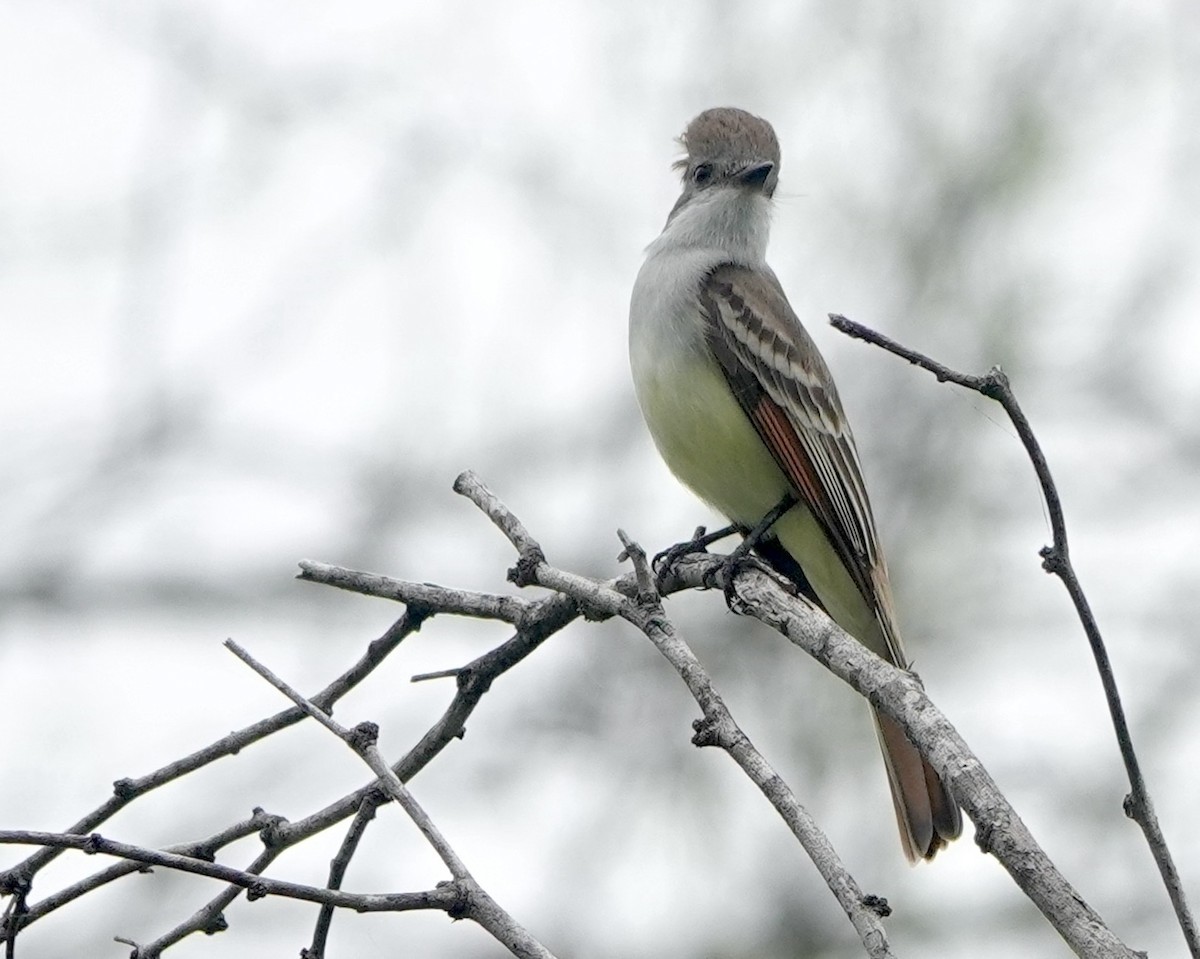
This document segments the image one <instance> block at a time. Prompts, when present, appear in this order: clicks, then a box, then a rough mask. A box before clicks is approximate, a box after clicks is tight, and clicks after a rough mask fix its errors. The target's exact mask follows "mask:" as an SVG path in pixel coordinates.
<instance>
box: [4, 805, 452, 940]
mask: <svg viewBox="0 0 1200 959" xmlns="http://www.w3.org/2000/svg"><path fill="white" fill-rule="evenodd" d="M0 844H2V845H29V846H41V847H43V848H48V849H78V850H80V851H82V852H85V853H87V854H88V855H94V854H96V853H100V854H102V855H106V856H116V857H118V858H120V859H125V860H128V861H130V862H136V863H144V864H145V865H149V866H162V867H164V868H168V869H175V870H177V871H179V872H190V873H192V874H194V875H197V876H208V877H209V878H211V879H220V880H221V881H222V882H227V883H230V884H232V885H235V886H239V887H241V888H243V889H245V890H247V891H248V892H249V896H248V898H249V899H251V900H254V899H261V898H263V897H264V896H283V897H285V898H288V899H301V900H304V901H306V902H316V903H329V904H330V905H333V906H337V907H339V908H342V909H353V910H355V911H356V912H407V911H409V910H413V909H441V910H443V911H445V912H450V911H452V910H453V909H454V908H455V907H456V902H457V898H458V896H459V895H460V893H459V890H457V889H455V888H453V887H449V888H443V887H438V888H437V889H432V890H427V891H425V892H403V893H369V894H351V893H347V892H340V891H338V890H335V889H321V888H318V887H317V886H306V885H304V884H302V883H296V882H285V881H283V880H281V879H268V878H267V877H265V876H259V875H256V874H254V873H251V872H247V871H243V870H241V869H233V868H231V867H229V866H222V865H221V864H220V863H215V862H207V861H205V860H203V859H193V858H192V857H190V856H181V855H179V854H178V853H172V852H166V851H164V850H161V849H147V848H145V847H142V846H133V845H130V844H129V843H124V842H115V841H113V840H111V839H106V838H105V837H104V836H101V835H99V834H97V833H92V834H91V835H87V836H78V835H74V834H72V833H55V832H35V831H29V830H15V829H14V830H2V831H0ZM142 948H143V949H144V948H145V947H142Z"/></svg>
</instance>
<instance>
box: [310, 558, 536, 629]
mask: <svg viewBox="0 0 1200 959" xmlns="http://www.w3.org/2000/svg"><path fill="white" fill-rule="evenodd" d="M299 565H300V573H299V575H298V576H297V577H296V578H297V579H299V580H303V581H305V582H308V583H321V584H323V585H325V586H336V587H337V588H338V589H345V590H349V591H350V592H353V593H362V594H363V595H364V596H378V597H380V598H381V599H391V600H395V601H397V602H401V603H406V604H408V606H409V608H410V609H411V608H412V607H414V606H417V607H421V608H423V609H426V610H428V611H429V612H431V613H432V612H438V613H449V614H451V615H454V616H474V617H476V618H478V619H498V620H500V621H502V622H505V623H511V624H512V625H514V626H519V625H520V624H521V622H522V620H523V619H524V617H525V616H526V614H527V613H528V612H529V605H530V604H529V601H528V600H524V599H521V598H520V597H518V596H500V595H498V594H495V593H474V592H471V591H470V590H465V589H449V588H447V587H445V586H434V585H433V584H432V583H409V582H405V581H404V580H402V579H393V578H392V577H390V576H383V575H381V574H379V573H365V572H362V571H361V570H355V569H346V568H345V567H344V566H331V565H329V564H328V563H318V562H316V561H315V560H311V559H303V560H301V561H300V564H299Z"/></svg>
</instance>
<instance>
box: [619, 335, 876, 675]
mask: <svg viewBox="0 0 1200 959" xmlns="http://www.w3.org/2000/svg"><path fill="white" fill-rule="evenodd" d="M637 393H638V402H639V403H640V404H641V407H642V414H643V416H645V419H646V424H647V426H648V427H649V428H650V435H651V436H652V437H653V438H654V443H655V445H656V446H657V447H658V451H659V453H660V454H661V455H662V458H663V459H664V460H665V461H666V464H667V466H668V467H669V468H670V470H671V472H672V473H674V474H675V475H676V476H677V477H678V478H679V480H680V481H681V482H682V483H683V484H684V485H686V486H687V487H689V488H690V489H691V490H692V491H693V492H694V493H695V494H696V495H697V496H699V497H700V498H701V499H703V500H704V501H706V502H707V503H709V504H710V505H712V506H713V507H714V508H715V509H717V510H718V511H719V512H721V513H723V514H724V515H725V516H728V517H729V518H730V519H731V520H732V521H733V522H735V523H738V524H739V525H742V526H747V527H753V526H755V525H756V524H757V523H758V522H759V520H761V519H762V518H763V516H765V515H766V514H767V513H768V512H769V511H770V510H771V508H772V507H773V506H775V505H776V504H777V503H778V502H779V501H780V500H781V499H782V498H783V495H784V493H785V492H787V491H788V490H790V489H792V487H791V484H790V483H789V482H788V480H787V478H786V477H785V476H784V474H783V471H782V470H781V469H780V468H779V465H778V464H777V463H776V462H775V459H774V457H772V456H771V453H770V451H769V450H768V449H767V447H766V445H765V444H764V443H763V441H762V439H761V438H760V437H759V435H758V432H757V431H756V430H755V429H754V426H753V424H752V423H751V422H750V420H749V418H748V417H747V416H746V414H745V413H744V412H743V410H742V408H741V406H740V405H738V402H737V400H736V399H735V398H734V396H733V393H732V392H731V391H730V389H729V386H728V384H727V383H726V381H725V377H724V376H723V374H722V373H721V371H720V370H719V369H718V368H717V366H716V364H715V363H714V362H713V361H712V360H711V359H709V358H708V357H704V356H696V355H693V356H692V357H690V358H689V361H688V362H687V363H686V364H681V365H674V366H672V367H670V368H667V369H659V370H656V371H654V372H653V373H649V374H648V375H644V376H642V377H640V378H639V381H638V382H637ZM793 492H795V491H794V490H793ZM774 533H775V535H777V536H778V537H779V540H780V542H781V543H782V544H783V546H784V548H785V549H786V550H787V551H788V552H789V553H790V554H791V555H792V556H793V557H794V558H795V559H796V560H797V562H799V563H800V566H801V568H803V570H804V574H805V575H806V576H807V577H808V580H809V583H810V584H811V585H812V588H813V590H814V592H815V593H816V594H817V596H818V598H819V599H820V600H821V603H822V605H824V606H825V609H826V610H827V611H828V613H829V615H830V617H832V619H833V620H834V621H835V622H836V623H837V624H838V625H839V626H841V627H842V629H844V630H846V631H847V632H848V633H851V634H853V635H854V636H856V637H857V638H858V639H859V640H860V641H862V642H863V643H864V644H866V645H867V646H869V647H870V648H872V649H873V650H875V651H876V652H878V653H881V654H883V655H886V644H885V642H884V639H883V634H882V632H881V630H880V627H879V623H878V622H877V621H876V619H875V614H874V611H873V610H872V609H871V607H870V605H869V604H868V603H867V601H866V600H865V599H864V598H863V596H862V593H860V592H859V590H858V587H857V586H856V585H855V584H854V581H853V580H852V579H851V578H850V575H849V573H847V572H846V569H845V567H844V566H843V565H842V561H841V559H840V558H839V557H838V555H837V552H836V551H835V550H834V549H833V547H832V546H831V545H830V543H829V539H828V538H827V537H826V535H825V533H824V531H823V530H822V529H821V527H820V525H819V524H818V523H817V521H816V519H815V518H814V517H813V515H812V514H811V513H810V512H809V511H808V509H807V508H806V507H805V506H804V505H803V504H800V505H797V506H796V507H794V508H793V509H792V510H791V511H789V512H788V513H787V515H785V516H784V517H783V518H782V519H781V520H780V521H779V522H778V523H777V524H776V525H775V527H774Z"/></svg>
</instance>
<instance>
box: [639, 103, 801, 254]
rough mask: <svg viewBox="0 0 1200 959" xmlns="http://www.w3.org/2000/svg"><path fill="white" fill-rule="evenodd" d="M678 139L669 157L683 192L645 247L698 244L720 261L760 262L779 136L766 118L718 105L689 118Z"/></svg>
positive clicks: (775, 180) (776, 170)
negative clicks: (678, 153)
mask: <svg viewBox="0 0 1200 959" xmlns="http://www.w3.org/2000/svg"><path fill="white" fill-rule="evenodd" d="M680 142H681V143H682V144H683V146H684V148H685V149H686V150H687V156H686V157H684V158H683V159H682V160H680V161H679V162H678V163H676V164H675V166H676V168H678V169H681V170H682V171H683V192H682V193H681V194H680V196H679V199H678V200H677V201H676V203H675V206H674V208H673V209H672V210H671V213H670V215H669V216H668V217H667V225H666V227H664V229H663V232H662V236H660V237H659V238H658V240H656V241H655V242H654V243H653V244H651V246H650V248H649V251H648V252H650V253H651V254H652V255H653V254H657V253H662V252H665V251H669V250H680V249H697V248H699V249H704V250H708V251H710V252H711V253H713V255H714V256H715V257H716V258H717V259H718V260H719V261H721V262H727V263H743V264H759V263H762V262H764V257H765V256H766V249H767V237H768V234H769V232H770V223H771V197H772V195H773V194H774V193H775V187H776V185H777V184H778V183H779V141H778V140H777V139H776V138H775V131H774V130H773V129H771V124H769V123H768V122H767V121H766V120H763V119H761V118H760V117H756V116H755V115H754V114H752V113H747V112H746V111H745V110H737V109H735V108H733V107H718V108H716V109H713V110H705V111H704V112H703V113H701V114H700V115H699V116H698V117H696V119H694V120H693V121H692V122H691V123H689V124H688V127H687V130H685V131H684V134H683V136H682V137H680Z"/></svg>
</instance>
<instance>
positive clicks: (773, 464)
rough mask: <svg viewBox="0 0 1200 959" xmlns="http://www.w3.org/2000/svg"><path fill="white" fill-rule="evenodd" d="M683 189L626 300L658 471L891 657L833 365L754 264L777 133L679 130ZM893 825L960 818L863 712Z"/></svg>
mask: <svg viewBox="0 0 1200 959" xmlns="http://www.w3.org/2000/svg"><path fill="white" fill-rule="evenodd" d="M682 142H683V146H684V148H685V149H686V150H687V156H686V157H685V158H684V159H682V160H680V161H679V162H678V163H677V164H676V166H677V167H678V168H679V169H680V170H682V173H683V193H682V194H681V195H680V197H679V200H678V201H677V202H676V204H675V207H674V209H672V210H671V214H670V216H669V217H668V218H667V225H666V226H665V227H664V228H663V232H662V235H661V236H660V237H659V238H658V239H657V240H655V241H654V242H653V243H651V244H650V246H649V247H648V248H647V250H646V262H645V263H644V264H643V266H642V269H641V272H640V273H639V274H638V278H637V283H636V284H635V285H634V288H633V300H632V303H631V305H630V310H629V355H630V362H631V365H632V367H633V382H634V387H635V389H636V390H637V396H638V402H639V403H640V404H641V407H642V414H643V415H644V416H645V418H646V424H647V425H648V426H649V427H650V433H651V435H652V436H653V437H654V442H655V444H656V445H657V446H658V450H659V452H660V453H661V454H662V457H663V459H664V460H666V462H667V465H668V466H669V467H670V468H671V471H672V472H673V473H674V474H675V475H676V476H677V477H679V479H680V480H682V481H683V482H684V483H685V484H686V485H687V486H689V487H690V488H691V489H692V490H693V491H694V492H695V493H696V494H697V495H698V496H700V498H701V499H704V500H706V501H707V502H708V503H710V504H711V505H712V506H714V507H715V508H716V509H718V510H719V511H720V512H722V513H723V514H725V515H726V516H727V517H729V519H730V520H732V521H733V522H734V523H735V524H737V525H738V526H741V527H744V528H746V529H752V528H754V527H755V526H757V525H758V524H759V522H760V520H762V519H763V518H764V517H765V516H766V515H767V514H768V513H769V512H770V511H771V510H772V509H773V508H774V507H775V506H776V505H777V504H779V503H781V501H783V500H784V498H785V497H786V496H788V495H789V494H790V495H791V496H793V497H795V499H796V505H795V506H794V507H792V508H791V509H790V510H788V512H786V513H785V514H784V515H783V516H782V517H781V518H780V519H779V520H778V521H777V522H776V523H775V524H774V526H773V527H772V528H771V530H770V531H769V533H768V534H767V536H766V537H765V538H764V539H763V540H762V541H761V542H760V543H759V544H758V545H757V546H756V547H755V549H756V551H757V552H758V554H759V555H760V556H762V557H763V558H764V559H765V560H766V561H767V562H768V563H770V564H771V565H772V566H773V567H774V568H775V569H776V570H778V571H779V572H781V573H782V574H783V575H785V576H786V577H788V578H789V579H791V580H792V581H793V582H795V583H796V585H797V586H798V587H799V588H800V589H801V590H802V591H803V592H804V593H805V594H806V595H807V596H809V597H810V598H812V599H815V600H816V601H817V602H818V603H819V604H820V605H821V606H822V607H823V608H824V609H825V611H826V612H827V613H828V614H829V616H830V617H831V618H832V619H833V620H834V621H835V622H836V623H837V624H838V625H839V626H841V627H842V628H843V629H844V630H846V632H848V633H850V634H851V635H852V636H854V637H855V638H857V639H858V640H859V641H860V642H862V643H863V644H864V645H865V646H867V647H868V648H869V649H871V650H872V651H873V652H875V653H877V654H878V655H879V656H882V657H883V658H885V659H887V660H888V661H889V662H891V663H893V664H895V665H897V666H899V667H900V668H902V669H904V668H907V667H908V659H907V658H906V656H905V653H904V647H903V645H902V644H901V642H900V634H899V632H898V631H897V629H896V617H895V612H894V609H893V604H892V591H891V587H890V586H889V584H888V574H887V567H886V566H885V565H884V561H883V554H882V552H881V551H880V548H879V543H878V541H877V537H876V534H875V521H874V519H873V518H872V516H871V504H870V501H869V500H868V499H867V491H866V487H865V485H864V484H863V478H862V470H861V469H860V467H859V462H858V452H857V450H856V449H855V446H854V437H853V436H852V435H851V433H850V427H849V424H847V422H846V417H845V414H844V413H843V412H842V404H841V401H840V400H839V399H838V394H837V389H836V387H835V386H834V384H833V378H832V377H831V376H830V374H829V369H828V367H826V365H825V361H824V360H823V359H822V358H821V354H820V353H819V352H817V348H816V346H815V344H814V343H813V341H812V339H811V338H810V337H809V335H808V333H807V332H805V330H804V327H803V326H801V325H800V321H799V320H798V319H797V318H796V314H795V313H794V312H793V311H792V308H791V306H790V305H789V304H788V301H787V297H786V296H785V295H784V293H783V288H782V287H781V286H780V285H779V280H778V279H776V277H775V274H774V272H772V270H771V268H770V267H769V266H767V262H766V251H767V237H768V233H769V231H770V220H771V197H772V195H773V194H774V192H775V186H776V184H777V183H778V181H779V141H778V140H777V139H776V138H775V131H774V130H773V129H772V128H771V125H770V124H769V123H767V122H766V121H765V120H762V119H760V118H759V117H756V116H753V115H752V114H749V113H746V112H745V111H743V110H736V109H731V108H721V109H715V110H706V111H705V112H704V113H701V114H700V115H699V116H698V117H696V119H694V120H693V121H692V122H691V123H690V124H688V128H687V130H686V132H685V133H684V135H683V138H682ZM875 723H876V727H877V729H878V731H879V742H880V745H881V746H882V747H883V757H884V761H885V764H886V766H887V774H888V781H889V783H890V784H891V787H892V799H893V801H894V803H895V807H896V818H897V820H898V822H899V824H900V839H901V842H902V843H903V844H904V851H905V853H906V854H907V855H908V858H909V860H910V861H913V862H915V861H916V860H918V859H920V858H925V859H929V858H932V857H933V855H934V854H935V853H936V852H937V851H938V849H939V848H941V847H942V846H943V845H945V843H946V842H948V841H949V840H951V839H954V838H955V837H957V836H958V835H959V833H960V832H961V831H962V819H961V816H960V814H959V810H958V804H957V803H956V802H955V801H954V797H953V796H951V795H950V793H949V792H948V791H947V789H946V787H945V785H944V784H943V783H942V781H941V779H940V778H939V777H938V774H937V773H936V772H935V771H934V770H933V768H932V767H930V765H929V764H928V763H927V762H925V760H924V759H923V758H922V757H921V754H920V753H919V752H918V751H917V749H916V748H915V747H914V746H913V745H912V743H910V742H909V741H908V739H907V738H906V737H905V735H904V732H903V730H902V729H901V728H900V726H899V725H898V724H897V723H896V722H895V721H894V720H892V719H890V718H889V717H887V716H885V715H883V714H881V713H875Z"/></svg>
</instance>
